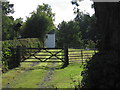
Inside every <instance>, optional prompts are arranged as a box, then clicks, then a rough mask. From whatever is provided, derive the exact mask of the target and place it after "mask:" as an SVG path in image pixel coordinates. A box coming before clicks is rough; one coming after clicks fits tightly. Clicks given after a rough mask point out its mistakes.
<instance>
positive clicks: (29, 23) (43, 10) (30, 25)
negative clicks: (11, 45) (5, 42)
mask: <svg viewBox="0 0 120 90" xmlns="http://www.w3.org/2000/svg"><path fill="white" fill-rule="evenodd" d="M54 15H55V14H54V13H52V9H51V7H50V6H49V5H48V4H43V5H39V6H38V8H37V10H36V11H34V12H32V13H31V17H28V18H27V20H26V22H25V23H24V25H23V27H22V34H21V35H22V37H24V38H40V39H41V40H42V41H43V40H44V38H45V34H46V33H48V32H49V31H51V30H53V29H54V28H55V26H54V24H53V21H54Z"/></svg>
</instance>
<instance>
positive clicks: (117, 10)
mask: <svg viewBox="0 0 120 90" xmlns="http://www.w3.org/2000/svg"><path fill="white" fill-rule="evenodd" d="M94 5H95V14H96V17H97V27H98V30H99V33H100V37H101V40H100V44H99V49H100V50H105V51H106V50H115V51H120V43H119V41H120V3H118V2H109V3H108V2H95V3H94Z"/></svg>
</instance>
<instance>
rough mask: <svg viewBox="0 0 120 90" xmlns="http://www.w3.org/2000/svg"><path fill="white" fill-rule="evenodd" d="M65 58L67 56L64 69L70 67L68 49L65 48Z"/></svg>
mask: <svg viewBox="0 0 120 90" xmlns="http://www.w3.org/2000/svg"><path fill="white" fill-rule="evenodd" d="M64 56H65V61H64V65H63V67H66V66H68V65H69V58H68V47H66V46H65V47H64Z"/></svg>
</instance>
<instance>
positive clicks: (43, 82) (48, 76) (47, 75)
mask: <svg viewBox="0 0 120 90" xmlns="http://www.w3.org/2000/svg"><path fill="white" fill-rule="evenodd" d="M54 69H55V63H54V62H52V63H51V64H50V68H49V70H48V71H47V73H46V76H45V77H43V78H44V79H43V81H42V83H41V84H40V85H39V88H53V87H52V86H47V85H46V84H47V82H49V81H50V80H51V79H52V76H53V74H54Z"/></svg>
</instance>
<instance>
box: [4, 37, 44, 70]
mask: <svg viewBox="0 0 120 90" xmlns="http://www.w3.org/2000/svg"><path fill="white" fill-rule="evenodd" d="M17 46H21V47H28V48H37V47H42V46H43V45H42V43H41V42H40V40H39V39H37V38H26V39H18V40H17V39H16V40H7V41H3V42H2V72H6V71H8V70H9V69H13V68H15V67H18V66H19V65H20V61H19V60H18V59H17V57H18V56H17V54H16V52H17V49H16V48H17ZM23 52H24V51H23Z"/></svg>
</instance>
